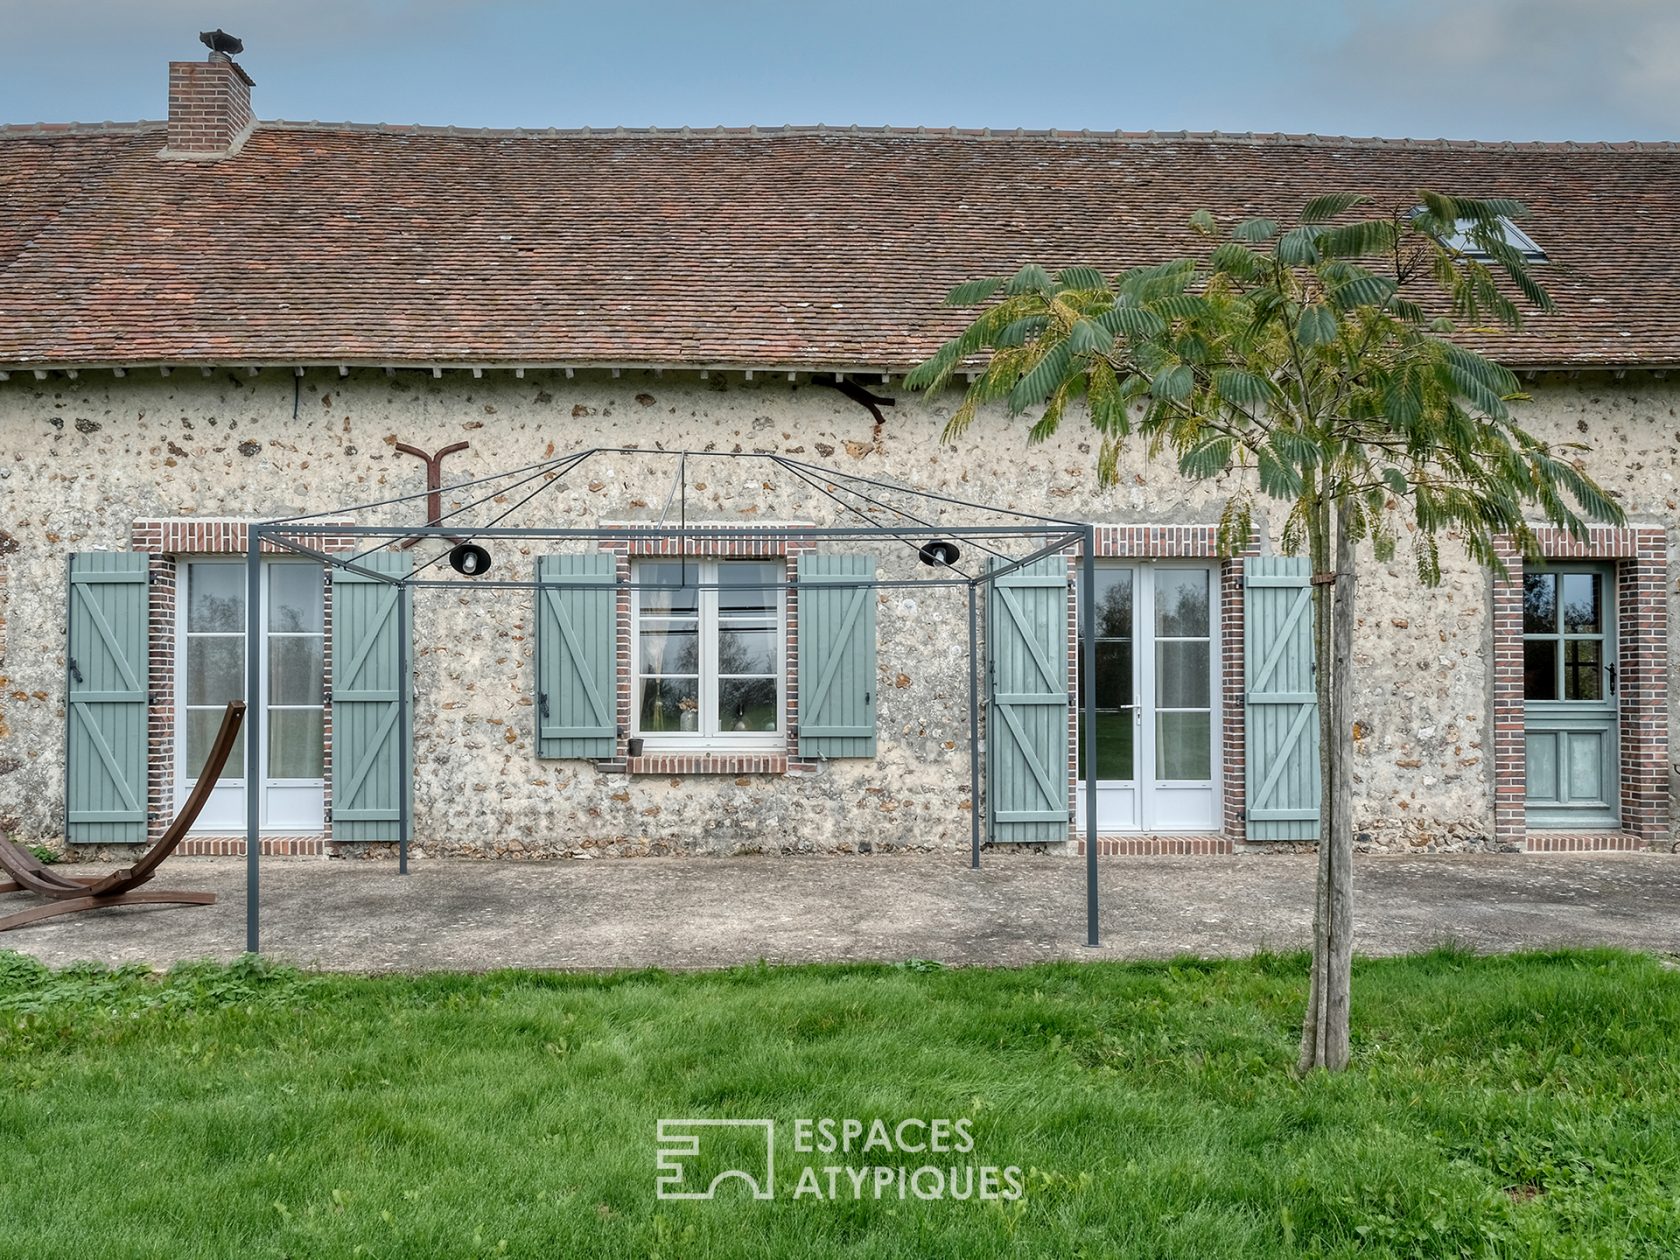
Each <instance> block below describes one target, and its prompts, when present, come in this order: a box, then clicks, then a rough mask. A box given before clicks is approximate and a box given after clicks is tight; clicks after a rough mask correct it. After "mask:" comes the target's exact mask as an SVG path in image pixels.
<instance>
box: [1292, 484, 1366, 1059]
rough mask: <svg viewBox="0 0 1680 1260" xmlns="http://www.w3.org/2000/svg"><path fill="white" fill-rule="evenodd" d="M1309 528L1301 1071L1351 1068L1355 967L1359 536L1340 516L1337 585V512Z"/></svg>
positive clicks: (1317, 516) (1343, 513)
mask: <svg viewBox="0 0 1680 1260" xmlns="http://www.w3.org/2000/svg"><path fill="white" fill-rule="evenodd" d="M1313 520H1314V526H1313V527H1312V528H1310V529H1309V531H1308V534H1309V537H1310V539H1311V549H1312V568H1313V579H1314V584H1313V632H1314V633H1313V645H1314V648H1315V650H1316V655H1315V661H1316V667H1315V669H1314V674H1313V682H1314V687H1315V689H1316V691H1317V693H1318V737H1319V738H1318V768H1319V785H1320V788H1319V833H1318V895H1317V898H1316V902H1315V906H1314V911H1313V963H1312V982H1311V986H1310V988H1309V992H1308V997H1307V1013H1306V1018H1305V1020H1304V1021H1303V1022H1302V1029H1301V1058H1300V1070H1301V1071H1303V1072H1306V1071H1310V1070H1311V1069H1313V1068H1326V1069H1328V1070H1330V1071H1333V1072H1335V1071H1340V1070H1341V1069H1343V1068H1345V1067H1346V1066H1347V1063H1348V1004H1349V999H1350V993H1351V980H1352V968H1353V726H1352V721H1351V717H1350V714H1351V713H1352V711H1353V624H1354V580H1355V579H1354V555H1353V551H1354V548H1353V533H1352V530H1351V529H1350V528H1349V521H1348V513H1347V510H1346V509H1345V508H1344V509H1341V510H1339V511H1338V512H1337V514H1336V522H1335V526H1336V528H1335V551H1336V567H1335V570H1334V574H1335V580H1334V582H1333V583H1328V584H1327V583H1326V582H1324V581H1323V580H1322V578H1323V576H1324V575H1326V574H1327V573H1328V572H1329V564H1328V561H1329V553H1330V511H1329V506H1328V504H1324V505H1322V506H1321V507H1319V508H1318V510H1317V511H1315V513H1314V517H1313Z"/></svg>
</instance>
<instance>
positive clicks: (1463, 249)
mask: <svg viewBox="0 0 1680 1260" xmlns="http://www.w3.org/2000/svg"><path fill="white" fill-rule="evenodd" d="M1412 213H1413V214H1414V215H1417V214H1421V213H1422V209H1421V208H1420V209H1418V210H1414V211H1413V212H1412ZM1496 222H1497V223H1498V225H1499V231H1500V233H1501V235H1502V236H1503V237H1504V240H1505V243H1506V244H1507V245H1509V246H1510V247H1511V248H1512V249H1514V250H1516V251H1517V253H1519V254H1521V255H1522V260H1523V261H1524V262H1531V263H1536V262H1547V261H1549V259H1548V258H1547V257H1546V251H1545V250H1543V249H1541V248H1540V247H1539V246H1538V245H1536V244H1535V243H1534V238H1533V237H1532V236H1530V235H1529V234H1528V233H1527V232H1525V231H1523V230H1522V229H1521V228H1520V227H1518V226H1517V225H1516V224H1515V223H1513V222H1511V220H1510V219H1508V218H1506V217H1505V216H1504V215H1500V216H1499V218H1498V219H1497V220H1496ZM1475 226H1476V220H1474V219H1457V220H1455V221H1454V222H1453V230H1452V231H1451V232H1448V233H1446V234H1445V235H1443V236H1440V237H1437V238H1436V239H1438V240H1439V241H1440V242H1441V244H1443V245H1445V246H1446V247H1447V248H1448V249H1452V250H1457V251H1458V252H1459V253H1461V254H1463V255H1464V256H1465V257H1466V258H1474V259H1475V260H1476V261H1477V262H1492V261H1493V255H1492V254H1490V253H1488V252H1487V250H1485V249H1484V248H1482V246H1481V245H1479V244H1478V243H1477V242H1476V239H1475V238H1474V237H1473V236H1472V235H1471V232H1472V230H1473V229H1474V228H1475Z"/></svg>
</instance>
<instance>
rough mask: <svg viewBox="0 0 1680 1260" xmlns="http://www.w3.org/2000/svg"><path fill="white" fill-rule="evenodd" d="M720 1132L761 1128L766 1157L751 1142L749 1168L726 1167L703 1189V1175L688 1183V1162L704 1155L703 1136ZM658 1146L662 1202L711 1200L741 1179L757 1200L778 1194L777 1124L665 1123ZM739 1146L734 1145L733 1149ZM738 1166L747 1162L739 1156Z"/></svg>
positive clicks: (656, 1163)
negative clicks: (718, 1192)
mask: <svg viewBox="0 0 1680 1260" xmlns="http://www.w3.org/2000/svg"><path fill="white" fill-rule="evenodd" d="M720 1129H733V1130H742V1129H758V1130H761V1131H762V1132H763V1134H764V1158H763V1160H762V1161H760V1159H759V1158H758V1144H757V1142H756V1141H754V1142H752V1143H751V1151H750V1155H751V1160H750V1164H749V1166H748V1167H732V1168H726V1169H724V1170H723V1171H721V1172H719V1173H717V1174H716V1175H714V1176H713V1177H712V1179H711V1180H710V1181H709V1182H706V1184H705V1185H704V1186H701V1185H700V1184H699V1182H700V1181H701V1180H703V1179H704V1177H705V1173H701V1174H700V1175H699V1177H698V1178H697V1179H696V1181H695V1182H693V1183H689V1182H687V1181H686V1180H685V1177H686V1176H687V1171H688V1170H687V1164H686V1161H687V1160H693V1159H696V1157H698V1156H699V1155H700V1145H701V1137H702V1135H703V1134H705V1133H706V1132H707V1131H708V1130H710V1131H716V1130H720ZM656 1136H657V1141H658V1146H657V1147H656V1149H655V1152H654V1154H655V1156H656V1158H655V1160H654V1166H655V1167H656V1168H657V1169H658V1170H659V1176H658V1177H656V1178H655V1179H654V1182H655V1194H656V1196H657V1197H658V1198H661V1199H709V1198H711V1197H712V1196H713V1195H715V1194H716V1193H717V1188H718V1187H719V1186H720V1185H722V1184H723V1183H724V1182H726V1181H729V1180H731V1179H734V1178H739V1179H740V1180H741V1181H743V1182H745V1183H746V1184H747V1185H748V1186H750V1187H751V1188H752V1197H753V1198H755V1199H770V1198H774V1197H775V1194H776V1184H775V1145H776V1122H775V1121H774V1120H661V1121H659V1125H658V1128H657V1130H656ZM734 1145H736V1144H735V1143H732V1144H731V1146H732V1147H733V1146H734ZM736 1158H737V1163H744V1162H747V1161H746V1160H745V1159H744V1158H743V1157H742V1156H741V1155H740V1154H739V1153H738V1154H737V1156H736Z"/></svg>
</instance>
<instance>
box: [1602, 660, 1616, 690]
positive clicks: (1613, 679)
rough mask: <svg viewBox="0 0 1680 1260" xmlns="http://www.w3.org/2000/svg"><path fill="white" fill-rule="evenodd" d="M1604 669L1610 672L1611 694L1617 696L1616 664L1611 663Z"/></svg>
mask: <svg viewBox="0 0 1680 1260" xmlns="http://www.w3.org/2000/svg"><path fill="white" fill-rule="evenodd" d="M1604 668H1605V669H1607V670H1609V671H1610V694H1611V695H1615V694H1616V662H1615V661H1611V662H1610V663H1609V664H1608V665H1606V666H1605V667H1604Z"/></svg>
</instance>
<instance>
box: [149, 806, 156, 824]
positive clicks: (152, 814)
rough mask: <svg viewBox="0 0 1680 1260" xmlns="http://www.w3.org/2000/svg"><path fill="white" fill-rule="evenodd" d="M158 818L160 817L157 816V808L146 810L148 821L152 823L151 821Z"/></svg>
mask: <svg viewBox="0 0 1680 1260" xmlns="http://www.w3.org/2000/svg"><path fill="white" fill-rule="evenodd" d="M157 819H158V816H157V810H155V809H148V810H147V811H146V821H147V822H149V823H150V822H156V821H157Z"/></svg>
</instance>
